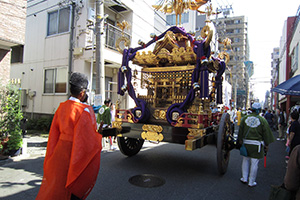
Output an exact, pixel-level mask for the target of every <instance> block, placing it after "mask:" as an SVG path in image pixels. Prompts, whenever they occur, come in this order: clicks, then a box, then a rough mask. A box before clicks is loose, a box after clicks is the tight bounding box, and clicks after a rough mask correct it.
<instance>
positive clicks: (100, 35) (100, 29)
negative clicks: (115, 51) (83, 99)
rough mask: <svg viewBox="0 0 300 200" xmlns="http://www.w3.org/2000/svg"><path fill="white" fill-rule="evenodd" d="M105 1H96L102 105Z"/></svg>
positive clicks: (99, 93)
mask: <svg viewBox="0 0 300 200" xmlns="http://www.w3.org/2000/svg"><path fill="white" fill-rule="evenodd" d="M103 3H104V1H103V0H96V24H95V25H96V27H95V28H96V73H97V74H96V96H98V98H99V100H100V103H101V104H102V102H103V99H104V98H105V67H104V54H103V53H104V46H103V44H102V43H103V41H104V30H103V27H104V18H103V14H104V5H103Z"/></svg>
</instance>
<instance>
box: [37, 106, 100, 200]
mask: <svg viewBox="0 0 300 200" xmlns="http://www.w3.org/2000/svg"><path fill="white" fill-rule="evenodd" d="M96 129H97V125H96V119H95V114H94V111H93V109H92V107H90V106H88V105H85V104H82V103H78V102H75V101H72V100H67V101H65V102H63V103H61V104H60V106H59V108H58V109H57V111H56V113H55V115H54V118H53V121H52V124H51V129H50V133H49V139H48V145H47V152H46V156H45V161H44V177H43V181H42V185H41V187H40V191H39V193H38V195H37V197H36V199H37V200H47V199H49V200H50V199H51V200H53V199H59V200H69V199H70V198H71V194H74V195H76V196H77V197H79V198H82V199H85V198H86V197H87V196H88V194H89V193H90V192H91V190H92V189H93V187H94V185H95V183H96V179H97V175H98V172H99V168H100V153H101V149H102V145H101V139H102V136H101V135H100V134H99V133H98V132H97V130H96Z"/></svg>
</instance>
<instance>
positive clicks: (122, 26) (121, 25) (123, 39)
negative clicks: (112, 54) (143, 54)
mask: <svg viewBox="0 0 300 200" xmlns="http://www.w3.org/2000/svg"><path fill="white" fill-rule="evenodd" d="M117 26H118V27H119V28H120V29H121V30H122V37H119V38H118V39H117V41H116V48H117V50H118V51H119V52H120V53H123V50H124V48H125V47H129V46H130V40H129V39H128V38H127V37H125V35H124V30H125V29H127V30H128V29H129V28H130V25H129V23H128V22H127V21H125V20H123V21H122V22H121V23H120V22H117ZM121 42H123V43H124V45H123V46H124V47H123V48H121V47H120V43H121Z"/></svg>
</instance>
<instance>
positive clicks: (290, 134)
mask: <svg viewBox="0 0 300 200" xmlns="http://www.w3.org/2000/svg"><path fill="white" fill-rule="evenodd" d="M294 136H295V133H294V132H290V133H289V140H290V141H289V144H288V145H289V146H291V143H292V140H293V138H294Z"/></svg>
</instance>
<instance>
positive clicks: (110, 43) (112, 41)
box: [105, 24, 131, 51]
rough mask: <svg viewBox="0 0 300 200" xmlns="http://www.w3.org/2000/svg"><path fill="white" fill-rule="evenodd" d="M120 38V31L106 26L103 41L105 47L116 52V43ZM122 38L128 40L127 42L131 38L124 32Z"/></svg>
mask: <svg viewBox="0 0 300 200" xmlns="http://www.w3.org/2000/svg"><path fill="white" fill-rule="evenodd" d="M120 37H122V30H121V29H119V28H117V27H115V26H113V25H110V24H107V26H106V40H105V47H107V48H110V49H113V50H116V51H117V47H116V41H117V40H118V39H119V38H120ZM124 37H126V38H128V39H129V40H131V36H130V35H129V34H128V33H125V32H124Z"/></svg>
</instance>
